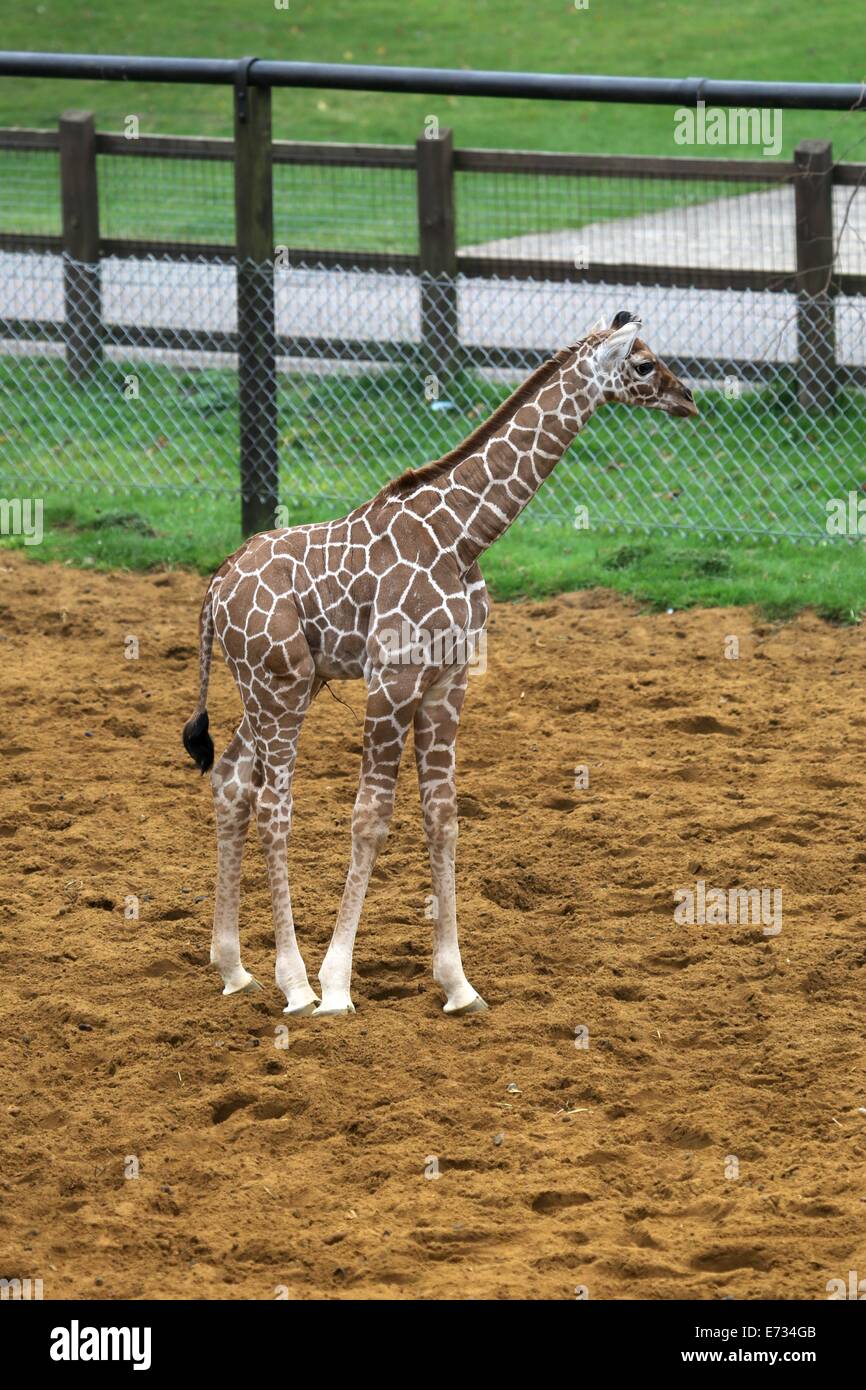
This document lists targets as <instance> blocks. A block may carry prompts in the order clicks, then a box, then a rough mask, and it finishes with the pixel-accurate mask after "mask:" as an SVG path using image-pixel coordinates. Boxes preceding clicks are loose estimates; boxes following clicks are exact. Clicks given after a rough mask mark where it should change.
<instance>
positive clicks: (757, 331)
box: [0, 142, 866, 540]
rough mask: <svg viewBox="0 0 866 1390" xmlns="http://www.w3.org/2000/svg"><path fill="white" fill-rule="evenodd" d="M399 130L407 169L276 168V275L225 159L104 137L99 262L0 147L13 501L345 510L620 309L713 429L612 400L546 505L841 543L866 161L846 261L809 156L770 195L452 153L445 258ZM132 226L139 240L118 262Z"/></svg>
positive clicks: (864, 241) (628, 520) (850, 479)
mask: <svg viewBox="0 0 866 1390" xmlns="http://www.w3.org/2000/svg"><path fill="white" fill-rule="evenodd" d="M419 143H420V142H419ZM405 148H406V150H407V151H408V155H407V159H406V161H405V162H404V165H405V167H395V168H390V167H388V168H386V167H381V168H375V167H358V168H355V167H349V168H346V167H340V166H339V165H324V166H319V165H317V164H315V163H314V162H312V152H310V154H309V156H308V162H306V163H286V164H280V163H279V161H278V162H277V163H276V164H275V166H274V238H275V255H274V263H273V265H271V266H267V267H264V268H263V267H262V266H260V265H257V266H253V265H251V264H250V263H249V262H247V261H245V260H239V259H238V258H237V257H236V256H233V255H231V254H228V252H227V251H226V249H225V247H224V246H223V244H224V243H230V242H231V239H232V235H233V227H232V217H233V207H232V201H231V197H232V180H231V165H230V163H228V162H226V161H219V160H212V161H211V162H210V163H207V162H204V161H202V162H201V163H200V164H196V163H195V161H194V160H192V159H179V158H172V159H168V158H167V159H165V160H161V159H158V158H149V159H145V158H141V159H137V158H135V157H129V156H127V157H124V158H117V157H116V155H111V154H100V155H98V156H97V162H98V178H99V190H100V231H101V236H102V249H101V253H100V257H99V260H98V263H97V264H94V263H92V262H85V261H82V260H79V259H76V258H75V257H73V256H71V255H70V254H69V252H68V251H64V249H63V246H62V235H61V227H62V223H61V218H60V203H59V196H58V193H57V187H58V157H57V152H56V150H51V149H48V148H45V149H38V150H31V151H24V152H22V151H21V150H0V188H2V189H3V199H2V202H0V233H2V237H0V443H2V447H0V488H2V491H3V492H4V494H5V495H10V494H15V495H22V494H28V495H34V494H36V493H39V494H40V495H41V494H48V493H56V492H59V493H64V494H67V495H70V494H77V493H80V492H83V491H85V490H90V491H96V492H98V493H105V494H111V495H112V496H116V497H124V498H130V497H132V496H134V495H136V494H143V493H149V492H150V493H154V492H156V493H167V494H170V495H177V496H179V497H182V496H183V495H184V494H188V493H203V494H209V495H214V496H218V495H224V496H238V495H239V494H240V492H241V490H242V487H244V486H246V487H249V486H251V481H250V480H251V479H252V480H256V485H257V486H259V487H260V495H261V497H263V498H266V497H270V498H273V496H274V495H275V494H276V495H277V496H278V498H279V501H280V503H281V504H282V505H283V506H284V507H285V508H286V509H287V512H286V513H285V515H287V517H288V520H289V521H291V520H292V519H298V520H300V519H308V518H310V517H313V516H324V515H328V514H331V515H333V514H337V513H338V512H339V511H340V510H342V509H346V508H348V507H350V506H352V505H354V504H357V503H359V502H361V501H363V500H364V499H365V498H367V497H369V496H370V495H372V493H373V491H375V490H376V489H377V488H378V487H379V486H381V484H382V483H383V482H385V481H386V480H387V479H388V478H389V477H391V476H393V475H394V474H396V473H398V472H400V471H401V470H402V469H404V468H406V467H410V466H418V465H420V464H422V463H424V462H425V461H427V460H429V459H431V458H435V457H438V456H439V455H441V454H442V453H444V452H445V451H446V450H448V449H449V448H451V447H453V446H454V445H455V444H456V443H458V442H459V440H460V439H461V438H462V437H464V436H465V435H466V434H467V433H468V432H469V431H470V430H472V429H474V428H475V427H476V426H477V425H478V424H479V423H480V422H481V421H482V420H483V419H484V418H485V416H486V415H487V414H489V413H490V412H491V411H492V410H493V408H494V407H495V406H496V404H497V403H498V402H499V401H500V400H501V399H502V398H503V396H504V395H505V394H507V393H508V392H509V391H510V390H511V389H513V387H514V386H515V385H516V384H517V383H518V382H519V381H520V380H521V379H522V378H523V377H524V376H525V375H526V374H527V373H528V372H529V371H530V370H531V369H532V368H534V367H535V366H536V365H537V364H538V362H540V361H541V360H543V359H544V357H545V356H548V355H549V354H550V353H551V352H553V351H555V350H557V349H558V348H560V347H562V346H563V345H566V344H569V343H571V342H574V341H576V339H577V338H579V337H580V336H581V333H582V332H583V330H584V329H585V328H586V327H588V325H589V324H590V323H591V322H592V321H594V320H595V319H596V318H597V317H598V316H599V315H601V314H603V315H605V316H607V317H608V318H612V316H613V315H614V314H615V313H616V312H617V311H618V310H620V309H623V308H628V309H634V310H636V311H637V312H638V313H640V315H641V316H642V318H643V320H644V330H643V334H642V336H644V337H645V339H646V341H647V342H648V343H649V345H650V346H651V347H652V348H653V350H654V351H655V352H656V353H657V354H658V355H659V356H660V357H662V358H663V359H664V360H666V361H667V362H668V363H669V364H670V365H671V366H672V368H673V369H674V370H675V371H677V372H678V373H679V374H680V375H682V376H683V378H684V379H685V380H687V381H688V383H689V384H690V385H691V386H692V388H693V389H694V390H695V392H696V395H697V398H698V402H699V406H700V411H701V415H700V419H699V420H698V421H697V422H695V423H694V424H685V425H683V424H678V423H677V422H674V421H671V420H669V419H667V418H666V417H664V416H662V415H658V414H655V413H650V412H645V411H640V410H631V409H628V408H625V407H614V408H609V409H605V410H603V411H601V412H599V413H598V414H597V416H596V417H595V418H594V419H593V420H592V421H591V422H590V424H589V425H588V426H587V428H586V430H585V431H584V432H583V433H582V434H581V436H580V437H579V438H578V440H577V441H576V442H575V444H574V445H573V446H572V448H571V449H570V450H569V451H568V453H567V454H566V456H565V458H564V459H563V460H562V461H561V463H560V464H559V465H558V467H557V469H556V470H555V472H554V474H553V477H552V478H551V480H550V481H549V482H548V483H547V484H546V485H545V487H544V488H543V489H542V491H541V493H540V494H539V496H538V498H537V499H536V500H535V501H534V503H533V504H532V513H533V516H534V517H535V519H537V520H541V519H548V520H555V521H560V522H567V523H573V521H574V519H575V517H576V516H577V515H578V514H579V512H580V514H581V515H588V518H589V524H590V526H593V527H613V528H624V529H634V528H638V529H645V530H662V531H671V530H674V531H676V530H681V531H690V532H697V533H705V534H709V533H714V534H722V535H740V536H749V537H757V536H774V537H783V536H786V537H792V538H801V539H811V540H818V539H825V538H826V537H827V535H828V529H827V517H828V504H829V503H830V502H831V501H832V500H833V499H839V498H846V497H847V496H848V495H849V494H850V493H851V492H858V493H859V492H861V491H862V490H863V489H864V487H866V473H864V467H863V464H862V440H863V438H864V433H866V393H864V386H866V298H864V297H863V293H862V290H861V288H860V284H859V282H860V281H863V289H866V191H864V190H862V189H861V186H860V182H859V181H857V180H856V179H855V178H854V176H853V175H851V176H846V177H847V179H848V181H847V182H842V183H838V184H837V183H833V184H832V188H831V190H830V201H831V209H830V217H831V223H832V227H834V228H835V231H832V232H831V235H830V241H831V242H832V255H831V256H829V257H828V256H827V255H826V247H827V245H828V240H827V235H826V233H825V232H822V237H823V241H822V246H823V248H824V249H823V251H822V255H823V258H824V259H823V261H822V260H821V257H820V256H819V257H818V258H816V257H814V256H813V257H812V258H811V261H810V262H809V263H808V265H807V266H806V267H805V268H804V264H803V259H802V246H803V244H804V236H803V231H802V228H800V230H799V231H798V216H799V215H800V214H801V213H802V207H801V205H800V204H798V202H797V195H796V175H795V173H794V171H792V170H791V168H790V167H789V166H785V167H784V169H783V171H782V173H781V174H780V175H775V176H774V175H773V168H774V166H772V165H769V166H768V169H767V175H766V180H765V182H764V183H757V182H756V180H755V177H754V176H752V177H751V179H750V181H748V182H739V181H737V180H736V179H735V178H734V177H733V176H732V175H731V176H729V177H727V178H726V179H724V180H722V179H720V178H712V177H710V176H709V175H704V176H702V177H700V178H697V177H696V178H694V179H691V180H689V181H686V180H684V179H683V178H682V177H671V178H669V179H665V178H664V177H658V176H654V177H652V178H647V177H642V176H640V175H638V174H627V173H623V174H614V175H610V176H607V177H604V176H602V175H601V174H600V173H599V172H598V171H596V170H594V171H593V172H592V173H591V174H586V175H584V174H582V173H580V172H574V173H565V174H561V175H559V176H556V177H550V175H549V172H548V171H545V172H543V173H539V174H534V173H531V172H524V171H521V172H498V171H496V170H489V169H487V168H486V167H485V166H484V162H483V161H482V160H477V161H476V163H479V164H480V165H481V166H482V167H478V168H476V167H472V161H471V160H468V161H467V160H464V162H463V167H461V156H460V152H459V151H458V152H456V153H457V157H456V159H455V172H454V177H453V198H454V224H455V231H454V251H455V253H456V254H455V268H454V269H453V270H452V272H450V273H445V274H442V273H440V274H436V273H432V272H430V271H428V270H426V269H425V258H424V244H423V238H424V231H423V228H424V223H423V220H422V221H421V224H420V225H421V231H420V233H419V218H418V215H417V208H416V204H415V198H416V189H415V175H414V170H413V168H411V167H409V162H408V156H410V155H411V156H413V157H414V151H413V150H412V149H411V147H405ZM488 153H490V152H476V155H478V156H480V155H482V154H488ZM379 157H380V158H384V156H379ZM371 158H372V156H371ZM704 163H709V161H704ZM103 165H104V166H105V167H104V168H103ZM467 166H468V167H467ZM779 167H781V166H779ZM848 168H849V169H854V168H856V166H848ZM52 190H54V191H53V194H52ZM52 199H53V201H52ZM798 209H799V211H798ZM825 211H826V208H825ZM807 232H808V228H807ZM124 238H126V239H131V238H135V239H136V242H137V243H138V244H139V246H140V249H139V250H138V251H136V250H135V248H134V247H133V246H132V245H130V246H125V247H123V248H120V249H122V254H112V253H111V248H112V247H118V243H119V242H120V241H121V240H122V239H124ZM163 241H164V242H165V243H166V247H165V251H161V250H160V245H159V243H161V242H163ZM806 242H807V244H808V236H807V238H806ZM177 243H183V244H185V245H186V244H200V245H201V246H202V247H203V248H204V250H203V252H202V254H182V253H181V252H179V251H178V249H177ZM221 246H222V247H223V250H222V251H221V252H220V253H219V254H217V249H218V248H219V247H221ZM18 248H20V249H18ZM148 248H149V249H148ZM389 259H390V262H391V263H390V264H388V263H387V262H388V261H389ZM371 261H372V262H373V263H372V264H371ZM606 267H607V268H609V270H606ZM569 269H570V270H571V271H574V272H575V274H573V275H569V274H568V273H567V272H568V270H569ZM618 269H619V272H620V278H619V279H618V278H617V270H618ZM807 270H808V271H809V273H811V275H812V277H813V278H812V281H811V282H810V283H811V292H810V294H809V295H808V296H806V297H804V290H803V284H804V283H805V282H804V280H803V279H802V276H803V274H805V273H806V271H807ZM798 273H799V274H800V276H801V278H800V279H798V278H797V276H798ZM822 274H823V279H822V278H821V277H822ZM738 277H739V278H738ZM660 281H661V283H660ZM239 297H240V300H241V313H240V317H239V309H238V305H239ZM251 340H252V341H253V348H254V350H253V351H252V352H251V353H250V352H249V351H247V350H246V349H245V344H246V348H248V347H249V343H250V341H251ZM239 458H240V460H241V463H240V467H239ZM244 480H245V481H244ZM580 509H585V513H583V512H581V510H580Z"/></svg>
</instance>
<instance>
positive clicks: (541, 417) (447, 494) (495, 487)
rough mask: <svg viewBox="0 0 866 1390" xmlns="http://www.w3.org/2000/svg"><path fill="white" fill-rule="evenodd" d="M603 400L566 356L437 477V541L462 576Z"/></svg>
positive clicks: (532, 492)
mask: <svg viewBox="0 0 866 1390" xmlns="http://www.w3.org/2000/svg"><path fill="white" fill-rule="evenodd" d="M577 366H578V371H579V367H580V364H577ZM576 386H577V389H575V388H576ZM603 399H604V397H603V392H602V390H601V387H600V386H599V385H597V383H596V382H595V381H594V380H593V378H592V377H591V375H590V374H589V373H588V372H587V373H586V374H585V376H583V378H582V379H581V378H579V377H578V376H577V373H576V371H575V363H574V360H573V359H572V361H571V363H570V364H566V365H565V366H563V367H560V368H559V370H558V371H557V372H556V373H554V375H553V376H552V377H551V378H550V379H549V380H548V381H546V382H544V384H543V385H541V386H540V387H539V389H538V391H537V392H536V394H535V395H534V396H533V397H531V398H530V400H528V401H525V402H524V403H523V404H522V405H520V406H519V407H517V408H516V409H515V411H514V413H513V415H511V416H510V417H509V418H508V419H507V420H506V421H505V422H504V423H503V424H502V425H501V426H500V427H499V429H497V430H496V431H495V433H494V434H492V435H491V436H490V438H489V440H487V441H486V442H485V443H484V444H483V445H480V446H479V448H478V449H477V450H476V451H475V452H473V453H471V454H468V455H467V457H466V458H465V459H462V460H460V461H459V462H458V463H457V464H455V466H454V467H453V469H452V470H451V471H450V473H449V474H448V475H447V477H446V478H445V479H444V480H443V491H444V497H443V501H444V503H445V514H446V516H447V517H448V523H447V526H446V533H447V534H446V536H445V537H444V539H445V541H446V546H447V548H448V549H449V550H450V551H451V552H452V553H453V554H454V555H455V556H456V558H457V560H458V562H459V565H460V569H461V571H462V572H465V571H466V570H467V569H468V568H469V566H470V565H471V564H472V563H473V562H474V561H475V560H477V559H478V557H479V555H481V554H483V552H484V551H485V550H487V548H488V546H491V545H492V544H493V542H494V541H496V540H498V539H499V537H500V536H501V535H502V534H503V533H504V532H505V531H507V530H508V527H509V526H510V525H511V523H512V522H513V521H515V520H516V518H517V517H518V516H519V515H520V513H521V512H522V511H523V509H524V507H525V506H526V505H527V503H528V502H531V501H532V498H533V497H534V496H535V494H536V492H537V491H538V489H539V488H540V487H541V484H542V483H543V482H544V481H545V479H546V478H548V477H549V475H550V474H551V473H552V472H553V469H554V467H555V466H556V464H557V463H558V462H559V460H560V459H561V458H562V455H563V454H564V453H565V451H566V449H567V448H568V446H569V444H571V442H572V440H573V439H574V438H575V436H576V435H577V434H578V432H579V431H580V430H581V429H582V428H583V426H584V425H585V424H586V422H587V420H588V419H589V418H590V416H591V415H592V414H593V412H594V411H595V410H596V409H597V408H598V406H599V405H601V404H602V403H603Z"/></svg>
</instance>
